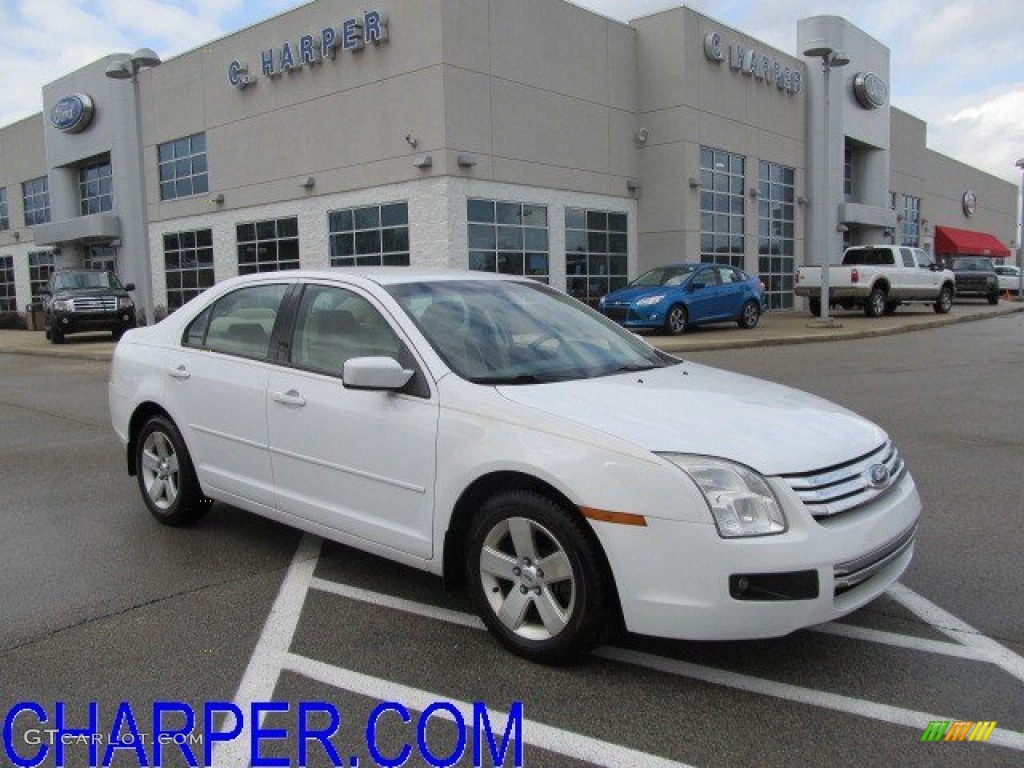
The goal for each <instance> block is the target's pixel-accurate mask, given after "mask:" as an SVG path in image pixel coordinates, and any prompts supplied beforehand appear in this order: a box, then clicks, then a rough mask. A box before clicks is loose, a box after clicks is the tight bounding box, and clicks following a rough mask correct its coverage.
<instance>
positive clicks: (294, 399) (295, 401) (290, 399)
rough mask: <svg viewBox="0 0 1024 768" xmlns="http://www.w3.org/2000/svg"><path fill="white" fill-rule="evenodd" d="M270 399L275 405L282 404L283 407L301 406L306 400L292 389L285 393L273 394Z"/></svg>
mask: <svg viewBox="0 0 1024 768" xmlns="http://www.w3.org/2000/svg"><path fill="white" fill-rule="evenodd" d="M270 397H271V399H273V401H274V402H275V403H282V404H283V405H298V406H303V405H305V404H306V398H304V397H303V396H302V395H300V394H299V393H298V392H296V391H295V390H294V389H289V390H288V391H287V392H273V393H271V395H270Z"/></svg>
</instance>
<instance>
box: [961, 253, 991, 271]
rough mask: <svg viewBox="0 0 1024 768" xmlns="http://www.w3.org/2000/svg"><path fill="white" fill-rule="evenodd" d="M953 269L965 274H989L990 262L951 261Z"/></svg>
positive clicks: (982, 260) (980, 260)
mask: <svg viewBox="0 0 1024 768" xmlns="http://www.w3.org/2000/svg"><path fill="white" fill-rule="evenodd" d="M953 269H956V270H963V271H965V272H991V271H992V262H991V261H989V260H988V259H982V258H977V257H975V258H966V259H953Z"/></svg>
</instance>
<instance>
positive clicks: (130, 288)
mask: <svg viewBox="0 0 1024 768" xmlns="http://www.w3.org/2000/svg"><path fill="white" fill-rule="evenodd" d="M124 289H125V290H126V291H134V290H135V283H127V284H125V286H124Z"/></svg>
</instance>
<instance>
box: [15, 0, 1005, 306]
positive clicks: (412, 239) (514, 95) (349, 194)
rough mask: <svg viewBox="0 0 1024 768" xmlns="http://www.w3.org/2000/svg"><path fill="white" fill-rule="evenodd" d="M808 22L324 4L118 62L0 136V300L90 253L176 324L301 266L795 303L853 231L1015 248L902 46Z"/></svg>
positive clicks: (926, 242)
mask: <svg viewBox="0 0 1024 768" xmlns="http://www.w3.org/2000/svg"><path fill="white" fill-rule="evenodd" d="M797 40H798V45H797V51H795V52H783V51H779V50H776V49H774V48H772V47H770V46H768V45H766V44H765V43H763V42H761V41H759V40H757V39H756V38H754V37H752V36H750V35H748V34H746V33H744V32H742V31H740V30H736V29H732V28H730V27H728V26H726V25H724V24H722V23H721V22H718V21H716V20H715V19H713V18H710V17H707V16H704V15H701V14H699V13H696V12H695V11H693V10H690V9H688V8H682V7H681V8H675V9H671V10H666V11H663V12H660V13H657V14H653V15H650V16H645V17H643V18H638V19H636V20H634V21H632V22H630V23H628V24H623V23H619V22H617V21H613V20H610V19H607V18H605V17H603V16H600V15H598V14H595V13H592V12H590V11H587V10H584V9H581V8H579V7H576V6H574V5H572V4H570V3H567V2H562V0H382V2H381V4H380V5H377V6H373V7H371V8H369V9H367V6H365V5H363V4H360V3H355V2H352V1H351V0H315V1H314V2H310V3H307V4H305V5H302V6H300V7H298V8H295V9H294V10H292V11H289V12H287V13H283V14H281V15H279V16H276V17H274V18H272V19H269V20H267V21H264V22H262V23H259V24H256V25H254V26H251V27H248V28H246V29H243V30H241V31H238V32H236V33H234V34H230V35H228V36H226V37H223V38H221V39H218V40H214V41H212V42H210V43H208V44H206V45H203V46H201V47H199V48H196V49H195V50H192V51H189V52H187V53H184V54H182V55H180V56H176V57H174V58H169V59H167V60H165V61H162V62H161V61H160V59H159V57H158V56H156V55H155V54H154V52H152V51H149V50H146V49H142V50H139V51H136V52H135V53H112V54H111V55H109V56H107V57H105V58H103V59H101V60H99V61H96V62H94V63H92V64H90V65H88V66H85V67H83V68H82V69H79V70H77V71H75V72H71V73H69V74H67V75H66V76H64V77H62V78H60V79H59V80H56V81H54V82H52V83H50V84H48V85H46V86H44V88H43V94H42V95H43V104H44V107H43V112H42V113H41V114H37V115H34V116H32V117H29V118H27V119H25V120H22V121H19V122H17V123H14V124H12V125H8V126H6V127H3V128H0V311H7V312H10V311H25V309H26V307H27V305H29V304H30V303H32V302H33V301H34V300H35V298H36V297H38V295H39V292H40V290H41V289H42V288H43V286H44V285H45V282H46V278H47V276H48V275H49V272H50V271H51V270H52V269H54V268H59V267H71V266H81V265H87V266H93V267H105V268H113V269H115V270H116V271H117V273H118V274H119V275H120V276H121V279H122V280H123V281H124V282H133V283H135V284H136V286H137V292H138V296H139V304H140V306H148V307H150V308H151V309H152V308H153V307H155V308H156V314H157V315H158V316H159V315H161V314H162V313H163V312H165V311H172V310H174V309H175V308H177V307H179V306H181V305H182V304H183V303H184V302H185V301H187V300H189V299H190V298H192V297H193V296H195V295H196V294H197V293H199V292H200V291H201V290H203V289H204V288H207V287H209V286H211V285H213V284H214V283H215V282H217V281H220V280H223V279H225V278H228V277H231V276H234V275H238V274H245V273H250V272H259V271H266V270H276V269H290V268H296V267H300V266H301V267H308V268H326V267H330V266H337V267H346V266H355V265H394V266H404V265H417V266H437V267H451V268H459V269H466V268H469V269H475V270H483V271H492V272H493V271H497V272H505V273H511V274H518V275H528V276H530V277H534V278H536V279H539V280H542V281H544V282H547V283H549V284H551V285H552V286H554V287H556V288H558V289H560V290H564V291H567V292H568V293H570V294H572V295H574V296H577V297H579V298H581V299H584V300H587V301H591V302H594V301H596V299H597V298H599V297H600V296H601V295H603V294H604V293H606V292H608V291H609V290H613V289H615V288H617V287H620V286H622V285H624V284H625V283H626V282H627V281H628V280H629V279H631V278H633V277H636V276H637V275H638V274H639V273H641V272H643V271H644V270H646V269H648V268H650V267H653V266H656V265H659V264H664V263H667V262H673V261H717V262H728V263H731V264H733V265H735V266H738V267H741V268H743V269H745V270H747V271H748V272H750V273H752V274H755V275H758V276H759V277H760V278H761V280H762V281H763V282H764V283H765V285H766V286H767V288H768V292H769V297H770V302H771V306H772V307H773V308H775V309H790V308H797V309H798V308H800V307H801V301H802V300H800V299H797V298H795V297H794V295H793V282H794V273H795V271H796V268H797V267H798V266H800V265H802V264H820V263H822V262H823V261H831V262H835V261H836V260H837V259H838V258H839V255H840V254H841V250H842V248H843V247H844V245H849V244H857V243H896V244H904V245H913V246H920V247H923V248H925V249H926V250H928V251H930V252H932V253H934V254H937V255H941V254H949V253H972V254H982V255H991V256H994V257H999V258H1008V257H1009V255H1010V253H1009V250H1008V246H1009V245H1010V244H1011V242H1012V241H1013V239H1014V235H1015V232H1016V222H1017V216H1016V207H1017V194H1016V188H1015V187H1014V185H1012V184H1010V183H1009V182H1006V181H1004V180H1002V179H999V178H997V177H995V176H992V175H990V174H987V173H984V172H982V171H980V170H977V169H975V168H972V167H970V166H968V165H966V164H964V163H962V162H959V161H957V160H955V159H953V158H949V157H946V156H943V155H941V154H938V153H936V152H934V151H932V150H930V149H928V148H927V146H926V128H927V126H926V125H925V123H924V122H922V121H921V120H919V119H918V118H916V117H913V116H912V115H909V114H907V113H905V112H901V111H900V110H898V109H896V108H895V107H894V106H893V105H891V104H890V102H889V91H890V85H889V83H890V51H889V49H888V48H886V46H884V45H883V44H882V43H880V42H879V41H877V40H874V39H873V38H871V37H870V36H868V35H867V34H865V33H864V32H863V31H862V30H860V29H859V28H857V26H855V24H854V23H852V22H850V21H847V20H845V19H843V18H839V17H835V16H817V17H812V18H807V19H803V20H801V21H800V22H799V23H798V25H797ZM826 62H827V63H828V64H829V66H826Z"/></svg>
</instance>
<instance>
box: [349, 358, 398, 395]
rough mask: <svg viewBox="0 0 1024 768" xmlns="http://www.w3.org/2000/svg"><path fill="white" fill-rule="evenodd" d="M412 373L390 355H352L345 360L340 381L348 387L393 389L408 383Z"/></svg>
mask: <svg viewBox="0 0 1024 768" xmlns="http://www.w3.org/2000/svg"><path fill="white" fill-rule="evenodd" d="M413 373H414V371H410V370H406V369H405V368H403V367H402V366H401V365H399V364H398V361H397V360H395V359H394V358H391V357H353V358H351V359H350V360H346V361H345V367H344V369H343V371H342V374H341V381H342V383H343V384H344V385H345V386H346V387H347V388H348V389H381V390H389V391H393V390H399V389H401V388H402V387H404V386H405V385H406V384H408V383H409V379H411V378H412V376H413Z"/></svg>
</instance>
